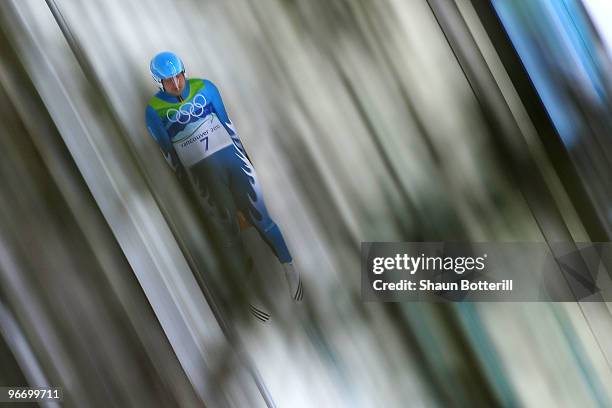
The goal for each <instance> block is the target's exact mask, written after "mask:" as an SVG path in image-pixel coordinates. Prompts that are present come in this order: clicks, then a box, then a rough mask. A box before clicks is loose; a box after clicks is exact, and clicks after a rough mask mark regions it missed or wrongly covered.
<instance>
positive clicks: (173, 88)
mask: <svg viewBox="0 0 612 408" xmlns="http://www.w3.org/2000/svg"><path fill="white" fill-rule="evenodd" d="M162 85H163V86H164V91H166V92H168V93H169V94H171V95H174V96H179V95H180V94H181V93H182V92H183V88H185V74H184V73H182V72H181V73H180V74H178V75H176V76H173V77H172V78H167V79H162Z"/></svg>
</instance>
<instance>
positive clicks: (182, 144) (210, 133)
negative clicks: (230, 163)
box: [172, 114, 232, 167]
mask: <svg viewBox="0 0 612 408" xmlns="http://www.w3.org/2000/svg"><path fill="white" fill-rule="evenodd" d="M193 125H194V126H195V129H193V130H191V129H187V128H186V129H185V131H187V132H189V135H188V136H186V137H183V138H180V139H178V140H176V141H173V142H172V145H173V146H174V150H176V153H177V154H178V157H179V159H180V160H181V163H183V166H185V167H191V166H193V165H194V164H196V163H197V162H199V161H200V160H202V159H205V158H207V157H208V156H210V155H211V154H213V153H215V152H217V151H219V150H221V149H223V148H224V147H226V146H229V145H231V144H232V138H231V137H230V135H229V133H227V130H225V127H223V125H222V124H221V122H219V119H217V115H215V114H210V115H208V116H207V117H206V118H204V119H202V120H201V121H197V122H195V123H194V124H193Z"/></svg>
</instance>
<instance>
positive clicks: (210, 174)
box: [145, 78, 292, 264]
mask: <svg viewBox="0 0 612 408" xmlns="http://www.w3.org/2000/svg"><path fill="white" fill-rule="evenodd" d="M145 117H146V124H147V128H148V129H149V132H150V133H151V135H152V136H153V138H154V139H155V141H156V142H157V144H158V145H159V147H160V149H161V151H162V152H163V154H164V157H165V158H166V161H167V162H168V164H169V165H170V166H171V167H172V169H173V170H174V172H175V173H177V176H179V179H181V178H183V179H184V178H186V179H187V180H188V182H187V183H185V180H181V181H182V182H183V184H187V186H188V188H189V186H191V188H193V191H194V192H195V193H196V195H197V196H198V200H199V203H200V205H201V206H202V208H203V209H204V211H205V215H206V216H207V217H209V218H212V221H214V222H215V223H216V224H217V225H221V226H224V227H222V231H224V232H223V233H224V234H226V236H225V237H223V238H222V237H218V238H222V239H224V240H228V241H227V242H228V243H229V246H230V247H233V248H236V249H235V250H236V251H242V252H244V249H243V246H242V243H241V242H240V236H239V233H240V228H239V226H238V218H237V213H238V211H240V212H241V213H242V214H244V216H245V217H246V218H247V219H248V221H249V222H250V223H251V224H252V225H253V226H255V228H256V229H257V231H258V232H259V234H260V235H261V237H262V238H263V239H264V241H265V242H266V243H267V244H268V245H269V246H270V248H272V251H273V252H274V253H275V255H276V256H277V257H278V259H279V261H280V262H281V263H283V264H286V263H289V262H291V261H292V257H291V254H290V252H289V249H288V248H287V244H286V243H285V240H284V238H283V235H282V234H281V231H280V229H279V227H278V225H276V223H275V222H274V221H273V220H272V218H270V215H269V213H268V210H267V209H266V205H265V203H264V200H263V195H262V192H261V188H260V185H259V183H258V181H257V175H256V173H255V169H254V168H253V165H252V163H251V161H250V160H249V158H248V156H247V154H246V151H245V149H244V147H243V145H242V143H241V141H240V139H239V137H238V135H237V133H236V130H235V129H234V126H233V125H232V122H231V121H230V119H229V117H228V115H227V112H226V111H225V107H224V105H223V101H222V99H221V95H220V94H219V91H218V90H217V87H216V86H215V85H214V84H213V83H212V82H210V81H208V80H202V79H196V78H191V79H189V80H187V81H186V82H185V88H184V89H183V91H182V93H181V96H180V97H178V96H174V95H171V94H169V93H167V92H164V91H162V90H160V91H159V92H157V94H155V96H153V97H152V98H151V99H150V100H149V103H148V105H147V107H146V114H145ZM234 256H238V257H245V254H244V253H240V254H234Z"/></svg>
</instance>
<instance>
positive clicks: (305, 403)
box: [0, 0, 612, 407]
mask: <svg viewBox="0 0 612 408" xmlns="http://www.w3.org/2000/svg"><path fill="white" fill-rule="evenodd" d="M606 16H607V17H606ZM611 16H612V6H611V5H610V4H609V2H608V1H607V0H588V1H587V0H583V1H580V0H491V1H486V0H414V1H400V0H379V1H367V0H332V1H330V0H308V1H307V0H291V1H289V0H257V1H255V0H218V1H214V0H207V1H196V0H181V1H170V0H137V1H128V2H126V1H120V0H96V1H77V0H47V1H43V0H3V1H2V2H1V3H0V55H1V59H0V117H1V120H0V129H1V133H0V149H1V151H2V160H1V161H0V175H1V177H2V182H1V183H0V361H1V364H0V384H1V385H32V386H58V387H62V388H63V390H64V401H63V403H62V404H63V405H65V406H74V407H89V406H91V407H98V406H99V407H109V406H112V407H157V406H159V407H175V406H181V407H199V406H208V407H225V406H229V407H259V406H262V407H265V406H277V407H383V406H384V407H405V406H427V407H430V406H470V407H480V406H537V407H542V406H554V407H561V406H567V407H570V406H581V407H582V406H584V407H590V406H612V371H611V365H610V364H611V362H612V343H611V342H610V341H609V339H610V336H611V335H612V316H611V314H610V305H608V304H606V303H524V304H519V303H474V304H467V303H466V304H425V303H364V302H362V301H361V297H360V295H361V292H360V264H359V250H360V243H361V242H363V241H442V240H446V241H479V242H484V241H497V242H499V241H507V242H511V241H516V242H525V241H527V242H529V241H538V242H557V241H566V242H567V241H569V242H590V241H592V242H601V241H610V235H611V234H612V177H610V175H611V174H612V143H611V142H610V137H612V103H611V101H612V100H611V96H612V80H611V75H612V65H611V62H610V61H611V60H610V55H611V54H610V53H611V50H612V32H611V31H610V24H609V23H610V18H611ZM163 50H172V51H174V52H176V53H178V54H179V55H180V56H181V57H182V58H183V60H184V62H185V64H186V67H187V74H188V75H190V76H192V77H201V78H207V79H210V80H212V81H213V82H214V83H215V84H216V85H217V86H218V87H219V89H220V91H221V94H222V95H223V98H224V101H225V105H226V107H227V109H228V112H229V115H230V117H231V118H232V120H233V122H234V124H235V126H236V127H237V130H238V133H239V135H240V137H241V138H242V141H243V143H244V145H245V147H246V149H247V151H248V152H249V155H250V157H251V159H252V160H253V162H254V165H255V168H256V169H257V171H258V174H259V178H260V181H261V183H262V186H263V190H264V194H265V197H266V201H267V205H268V208H269V210H270V212H271V214H272V215H273V217H274V218H275V220H276V221H277V223H278V224H279V225H280V226H281V229H282V231H283V233H284V235H285V237H286V239H287V241H288V244H289V247H290V248H291V250H292V253H293V256H294V258H295V263H296V266H297V267H298V268H299V269H300V270H301V271H302V274H303V276H304V281H305V301H304V302H303V303H302V304H301V305H294V304H292V303H291V301H290V299H289V296H288V293H287V289H286V283H285V282H284V277H283V273H282V270H281V267H280V265H278V262H277V261H276V259H275V258H274V256H273V255H272V254H271V252H270V250H269V249H268V248H267V246H266V245H265V244H263V243H262V242H261V241H260V240H259V239H258V237H257V234H256V233H255V232H254V231H253V229H252V228H251V229H248V230H245V231H244V239H245V242H246V243H247V246H248V248H249V250H250V252H252V253H253V254H254V256H255V264H256V270H257V276H258V277H259V278H260V283H261V285H259V286H261V289H260V293H259V295H260V296H261V297H262V298H264V299H266V300H267V302H268V303H269V307H270V310H271V311H272V315H273V317H272V321H271V322H269V323H267V324H265V325H264V324H260V323H258V322H257V321H256V320H255V319H229V318H228V314H227V313H226V312H225V311H224V310H222V309H221V308H219V306H218V304H219V302H218V294H217V290H216V289H215V288H214V287H212V286H211V285H210V283H209V281H210V277H211V276H223V275H224V273H225V264H226V261H224V256H223V254H219V253H218V251H217V250H216V245H215V241H216V240H218V239H219V238H218V237H215V236H211V235H210V234H208V233H207V231H208V229H207V224H206V220H205V219H203V217H202V216H201V212H199V211H198V208H197V206H196V205H194V204H193V203H192V202H190V201H189V199H188V196H187V195H186V194H185V193H184V192H182V191H181V190H180V186H179V184H178V182H177V181H176V180H175V178H174V174H173V173H172V172H171V170H170V169H169V168H168V167H167V165H166V163H165V161H164V159H163V156H162V155H161V154H160V152H159V150H158V148H157V146H156V144H155V142H154V140H153V139H152V138H151V137H150V136H149V135H148V133H147V130H146V127H145V125H144V107H145V104H146V102H147V101H148V98H149V97H150V96H151V95H152V94H153V93H154V92H155V91H156V88H155V85H154V83H153V81H152V80H151V77H150V74H149V71H148V64H149V60H150V58H151V57H152V56H153V55H154V54H155V53H157V52H159V51H163ZM231 283H232V282H228V285H230V284H231ZM48 405H49V406H54V405H52V404H48ZM19 406H25V405H24V404H19Z"/></svg>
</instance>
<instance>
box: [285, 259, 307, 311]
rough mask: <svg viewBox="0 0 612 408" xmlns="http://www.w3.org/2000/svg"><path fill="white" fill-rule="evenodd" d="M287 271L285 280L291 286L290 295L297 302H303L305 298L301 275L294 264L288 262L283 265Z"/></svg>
mask: <svg viewBox="0 0 612 408" xmlns="http://www.w3.org/2000/svg"><path fill="white" fill-rule="evenodd" d="M283 269H284V270H285V278H287V283H288V284H289V295H291V298H292V299H293V300H295V301H296V302H300V301H302V298H303V297H304V287H303V286H302V279H301V278H300V273H299V272H298V271H297V269H295V267H294V266H293V262H287V263H284V264H283Z"/></svg>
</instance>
